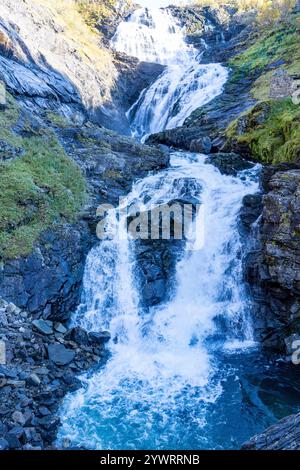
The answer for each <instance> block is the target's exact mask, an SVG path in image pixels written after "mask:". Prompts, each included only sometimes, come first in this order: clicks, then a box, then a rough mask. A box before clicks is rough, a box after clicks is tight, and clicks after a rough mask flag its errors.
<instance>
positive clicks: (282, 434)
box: [242, 414, 300, 451]
mask: <svg viewBox="0 0 300 470" xmlns="http://www.w3.org/2000/svg"><path fill="white" fill-rule="evenodd" d="M242 449H243V450H260V451H262V450H300V414H297V415H293V416H288V417H287V418H284V419H282V420H281V421H279V422H278V423H276V424H275V425H274V426H271V427H270V428H269V429H267V430H266V431H264V432H263V433H261V434H258V435H257V436H255V437H253V438H252V439H250V440H249V441H248V442H245V444H243V446H242Z"/></svg>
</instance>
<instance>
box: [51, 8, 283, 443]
mask: <svg viewBox="0 0 300 470" xmlns="http://www.w3.org/2000/svg"><path fill="white" fill-rule="evenodd" d="M170 37H171V40H170ZM125 38H126V41H125ZM112 45H113V47H114V48H115V49H116V50H119V51H121V52H125V53H127V54H129V55H134V56H136V57H138V58H139V59H140V60H145V61H148V62H151V61H156V62H159V63H162V64H165V65H166V69H165V71H164V72H163V73H162V75H161V76H160V77H159V78H158V79H157V81H156V82H155V83H154V84H153V85H152V86H150V87H149V88H148V89H147V90H144V92H142V94H141V96H140V98H139V100H138V101H137V103H135V105H133V107H132V108H131V109H130V110H129V112H128V116H129V118H130V120H131V123H132V130H133V133H134V135H136V136H138V137H139V138H142V137H144V136H145V135H147V134H150V133H153V132H157V131H161V130H163V129H166V128H172V127H176V126H178V125H181V124H182V123H183V122H184V120H185V119H186V118H187V117H188V116H189V115H190V114H191V112H192V111H193V110H194V109H196V108H198V107H199V106H201V105H203V104H205V103H207V102H209V101H210V100H212V99H213V98H214V97H216V96H217V95H218V94H220V93H221V92H222V89H223V86H224V84H225V82H226V79H227V77H228V72H227V70H226V69H225V68H224V67H223V66H222V65H220V64H209V65H203V64H201V63H200V62H199V61H200V56H199V52H198V53H196V51H195V50H194V48H193V47H191V46H188V45H187V44H186V43H185V41H184V31H183V30H182V28H181V27H180V26H179V25H178V24H177V23H176V20H175V19H174V18H173V17H172V15H171V14H170V13H169V11H168V10H155V9H153V10H152V9H140V10H137V11H136V12H135V13H133V15H132V16H131V17H130V18H129V19H128V20H127V21H125V22H123V23H121V25H120V26H119V28H118V31H117V33H116V35H115V37H114V38H113V40H112ZM204 47H205V45H204ZM200 55H201V54H200ZM258 174H259V166H258V165H256V166H253V168H252V169H250V170H249V169H248V170H244V171H241V172H240V173H238V175H237V176H226V175H222V174H221V173H220V172H219V170H218V169H217V168H215V167H214V166H213V165H210V164H207V163H206V157H205V156H204V155H202V154H192V153H188V152H181V151H173V152H171V161H170V167H169V168H167V169H165V170H162V171H160V172H158V173H155V174H149V175H148V176H147V177H145V178H143V179H141V180H139V181H136V183H135V184H134V186H133V188H132V191H131V193H130V194H129V195H128V196H127V198H125V201H123V204H126V206H127V207H130V206H132V205H134V204H135V203H142V204H143V205H144V206H145V208H146V209H147V210H150V209H151V208H153V207H156V206H157V205H160V204H164V203H168V202H170V201H174V200H180V198H181V196H182V191H183V188H184V184H182V185H181V184H178V181H179V182H180V181H182V182H183V183H184V182H185V181H186V180H189V179H192V180H193V185H190V186H191V188H192V193H191V194H189V196H191V197H192V198H194V199H196V200H197V201H199V205H200V206H201V211H199V213H198V214H197V216H196V220H195V224H194V225H195V226H196V227H200V230H203V243H202V245H201V246H200V247H196V246H195V242H193V240H191V242H190V243H187V244H186V247H185V251H184V254H183V256H182V257H181V258H180V261H178V263H177V269H176V282H175V285H174V291H173V293H172V296H171V299H170V300H168V301H166V302H165V303H164V304H160V305H157V306H153V307H151V308H150V309H149V310H147V311H146V310H145V309H144V308H143V307H142V304H141V302H140V293H139V288H138V282H137V270H136V263H137V260H136V258H135V252H134V243H135V242H134V240H133V239H132V238H131V236H130V235H129V234H128V233H127V230H126V228H127V216H126V215H124V216H122V217H118V208H116V209H114V210H111V211H110V212H109V218H108V222H107V223H108V225H113V226H116V227H117V230H116V231H115V234H114V237H113V239H111V240H105V241H102V242H99V244H97V245H96V246H95V247H94V248H93V249H92V250H91V252H90V253H89V255H88V259H87V262H86V269H85V274H84V280H83V294H82V303H81V305H80V306H79V308H78V310H77V312H76V313H75V314H74V315H73V320H72V322H73V325H78V326H81V327H82V328H84V329H86V330H87V331H103V330H109V331H110V332H111V336H112V340H111V341H110V343H109V346H108V347H109V351H110V357H109V359H108V360H107V363H106V364H105V366H99V367H98V368H97V367H96V368H95V370H93V371H90V372H89V373H88V374H86V375H84V376H83V377H81V380H82V383H83V386H82V388H81V389H80V390H78V391H77V392H75V393H72V394H69V395H68V396H67V397H66V398H65V399H64V402H63V405H62V408H61V413H60V416H61V421H62V425H61V428H60V431H59V435H58V445H59V447H64V446H65V445H66V443H67V445H71V446H72V448H76V447H78V448H86V449H98V450H100V449H112V450H118V449H121V450H124V449H129V450H133V449H136V450H145V449H176V450H181V449H237V448H239V447H240V445H241V444H242V443H243V442H244V441H245V440H247V439H248V438H249V437H250V436H252V435H254V434H255V433H256V432H259V431H260V430H262V429H264V428H265V427H266V426H268V425H269V424H271V423H273V422H274V419H275V418H276V417H278V416H279V415H280V413H281V412H282V408H283V407H284V406H285V405H284V404H282V403H283V400H280V399H277V403H276V404H275V405H274V406H273V407H272V406H270V400H269V399H268V396H269V395H267V392H266V391H265V395H264V396H263V395H262V394H259V393H258V391H257V378H256V377H257V376H260V375H261V374H264V376H265V377H268V380H269V381H272V380H273V376H272V374H273V372H272V370H270V368H269V366H268V364H267V362H265V361H264V359H262V360H261V361H260V360H259V357H260V353H259V352H258V351H257V345H256V343H255V340H254V334H253V325H252V317H251V300H250V299H249V296H248V292H247V289H246V286H245V285H244V281H243V267H242V262H243V260H242V257H243V256H242V255H243V244H242V241H241V238H240V235H239V230H238V215H239V211H240V208H241V206H242V201H243V198H244V196H246V195H247V194H254V193H257V192H258V190H259V184H258ZM268 393H270V394H272V393H273V391H270V392H268ZM274 393H275V394H276V393H277V398H278V395H279V392H277V391H276V390H275V392H274ZM249 403H251V406H250V405H249ZM278 403H279V404H278Z"/></svg>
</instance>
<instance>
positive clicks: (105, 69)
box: [0, 0, 163, 134]
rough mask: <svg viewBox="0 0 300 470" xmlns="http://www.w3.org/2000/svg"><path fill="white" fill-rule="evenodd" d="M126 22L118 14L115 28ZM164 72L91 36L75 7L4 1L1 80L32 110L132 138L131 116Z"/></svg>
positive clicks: (46, 1) (94, 34)
mask: <svg viewBox="0 0 300 470" xmlns="http://www.w3.org/2000/svg"><path fill="white" fill-rule="evenodd" d="M64 3H65V4H64ZM70 17H71V18H72V20H71V21H70V20H69V18H70ZM121 19H122V15H121V14H117V13H116V15H115V18H112V20H114V21H112V23H113V24H114V26H113V27H114V28H116V27H117V24H118V22H119V21H121ZM28 31H30V34H28ZM107 34H108V33H107ZM162 69H163V68H162V67H161V66H159V65H156V64H140V63H139V62H138V61H137V60H136V59H134V58H130V57H125V56H123V57H121V56H120V55H118V54H115V53H113V52H112V51H111V50H110V49H109V38H108V37H107V36H103V32H102V34H100V33H98V32H97V30H96V29H94V30H93V31H91V29H90V28H89V27H88V26H87V25H86V24H85V22H84V19H83V18H82V16H81V15H80V14H79V12H78V10H77V7H76V4H75V3H72V2H63V5H62V8H61V9H59V8H58V6H57V5H56V4H55V5H52V2H51V1H50V0H43V1H42V0H41V1H40V2H32V1H28V0H26V1H24V2H21V3H20V4H19V5H16V3H15V2H14V1H12V0H4V1H3V2H2V9H1V14H0V80H2V81H4V82H5V84H6V86H7V89H8V90H9V91H10V92H11V93H12V94H13V95H14V96H16V97H18V99H21V100H22V101H23V103H24V104H25V105H26V106H27V107H28V108H29V109H30V110H32V109H34V108H35V109H37V112H40V111H41V110H42V111H43V110H48V111H51V110H52V111H54V112H56V113H59V114H61V115H62V116H64V117H66V118H68V119H69V121H70V122H73V123H75V124H76V123H79V124H81V123H83V122H85V121H86V120H91V121H93V122H95V123H96V124H101V125H104V126H105V127H107V128H108V129H114V130H117V131H118V132H121V133H125V134H128V133H129V123H128V120H127V117H126V115H125V113H126V111H127V110H128V109H129V107H130V106H131V105H132V104H133V102H134V101H135V99H137V97H138V96H139V94H140V93H141V91H142V90H143V89H144V88H145V87H147V86H149V85H150V84H151V83H152V82H153V81H154V80H155V79H156V77H157V76H158V75H159V74H160V73H161V71H162Z"/></svg>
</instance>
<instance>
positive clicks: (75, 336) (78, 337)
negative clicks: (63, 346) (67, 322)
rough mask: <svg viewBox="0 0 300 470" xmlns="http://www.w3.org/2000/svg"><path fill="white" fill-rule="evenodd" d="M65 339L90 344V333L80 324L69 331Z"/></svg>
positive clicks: (83, 344) (84, 344) (85, 344)
mask: <svg viewBox="0 0 300 470" xmlns="http://www.w3.org/2000/svg"><path fill="white" fill-rule="evenodd" d="M65 339H66V340H71V341H75V342H76V343H78V344H80V345H82V346H88V344H89V335H88V333H87V332H86V331H85V330H83V329H82V328H80V327H78V326H77V327H75V328H72V329H71V330H70V331H68V333H67V334H66V335H65Z"/></svg>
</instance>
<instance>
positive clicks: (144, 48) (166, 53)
mask: <svg viewBox="0 0 300 470" xmlns="http://www.w3.org/2000/svg"><path fill="white" fill-rule="evenodd" d="M112 47H113V48H114V49H115V50H117V51H118V52H123V53H125V54H127V55H129V56H133V57H137V58H138V59H139V60H140V61H144V62H158V63H160V64H168V63H170V61H173V60H175V59H176V60H178V55H179V53H180V54H182V55H184V54H188V53H190V51H191V48H190V47H189V46H188V45H187V43H186V42H185V40H184V32H183V30H182V28H180V27H179V25H177V23H176V22H175V19H174V17H173V16H172V15H171V13H169V12H168V10H162V9H155V8H151V9H149V8H141V9H138V10H136V11H135V12H134V13H133V14H132V15H131V16H130V17H129V18H128V20H127V21H124V22H122V23H121V24H120V25H119V27H118V30H117V32H116V34H115V36H114V37H113V39H112Z"/></svg>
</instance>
